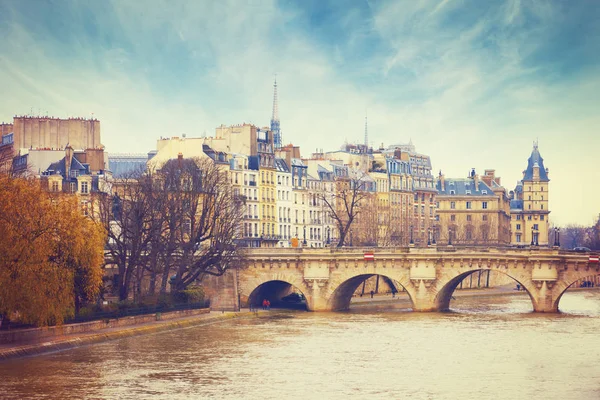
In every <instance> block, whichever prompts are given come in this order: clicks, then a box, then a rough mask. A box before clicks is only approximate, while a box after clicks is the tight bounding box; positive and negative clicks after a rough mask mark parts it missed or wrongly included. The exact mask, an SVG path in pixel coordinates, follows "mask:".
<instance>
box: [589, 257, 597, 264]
mask: <svg viewBox="0 0 600 400" xmlns="http://www.w3.org/2000/svg"><path fill="white" fill-rule="evenodd" d="M599 260H600V256H590V259H589V262H591V263H597V262H598V261H599Z"/></svg>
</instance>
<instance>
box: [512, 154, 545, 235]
mask: <svg viewBox="0 0 600 400" xmlns="http://www.w3.org/2000/svg"><path fill="white" fill-rule="evenodd" d="M549 183H550V179H549V178H548V169H547V168H546V167H545V166H544V159H543V158H542V156H541V155H540V151H539V149H538V144H537V142H536V143H534V145H533V150H532V152H531V155H530V156H529V159H528V160H527V169H525V171H523V179H522V180H521V181H520V182H518V183H517V186H516V188H515V190H514V192H512V193H511V201H510V215H511V231H512V237H511V244H513V245H515V246H523V245H530V246H547V245H548V230H549V227H550V218H549V217H550V210H549V209H548V198H549V193H548V190H549Z"/></svg>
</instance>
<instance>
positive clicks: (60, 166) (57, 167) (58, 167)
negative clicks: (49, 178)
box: [46, 157, 90, 178]
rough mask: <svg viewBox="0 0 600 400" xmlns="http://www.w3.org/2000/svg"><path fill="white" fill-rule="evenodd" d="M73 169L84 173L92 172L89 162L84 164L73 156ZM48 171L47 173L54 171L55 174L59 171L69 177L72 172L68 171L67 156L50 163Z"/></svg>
mask: <svg viewBox="0 0 600 400" xmlns="http://www.w3.org/2000/svg"><path fill="white" fill-rule="evenodd" d="M71 171H79V173H80V174H84V175H86V174H89V173H90V171H89V170H88V167H87V164H86V165H83V164H82V163H80V162H79V160H78V159H76V158H75V157H73V159H72V161H71ZM46 172H47V173H49V172H52V173H53V174H55V173H57V172H58V173H59V174H60V175H62V176H63V177H67V178H68V177H69V176H70V173H69V174H67V173H66V166H65V157H63V158H61V159H60V160H59V161H57V162H55V163H52V164H50V166H49V167H48V169H47V170H46ZM69 172H70V171H69Z"/></svg>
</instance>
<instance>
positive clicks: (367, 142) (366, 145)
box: [365, 113, 369, 148]
mask: <svg viewBox="0 0 600 400" xmlns="http://www.w3.org/2000/svg"><path fill="white" fill-rule="evenodd" d="M366 114H367V113H365V147H367V148H368V147H369V131H368V130H367V115H366Z"/></svg>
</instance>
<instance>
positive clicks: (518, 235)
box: [517, 233, 521, 243]
mask: <svg viewBox="0 0 600 400" xmlns="http://www.w3.org/2000/svg"><path fill="white" fill-rule="evenodd" d="M517 243H521V234H520V233H517Z"/></svg>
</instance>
